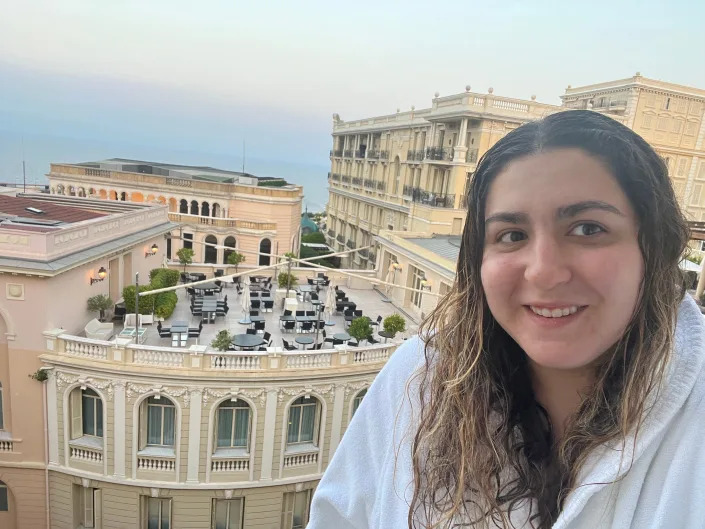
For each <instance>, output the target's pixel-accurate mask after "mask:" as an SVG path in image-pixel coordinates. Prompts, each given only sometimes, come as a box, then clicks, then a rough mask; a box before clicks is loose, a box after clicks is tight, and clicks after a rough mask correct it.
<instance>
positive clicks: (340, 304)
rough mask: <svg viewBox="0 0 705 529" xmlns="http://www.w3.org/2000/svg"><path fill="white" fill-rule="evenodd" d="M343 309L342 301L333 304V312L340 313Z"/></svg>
mask: <svg viewBox="0 0 705 529" xmlns="http://www.w3.org/2000/svg"><path fill="white" fill-rule="evenodd" d="M344 310H345V305H343V304H342V303H336V304H335V312H336V313H338V314H340V313H341V312H343V311H344Z"/></svg>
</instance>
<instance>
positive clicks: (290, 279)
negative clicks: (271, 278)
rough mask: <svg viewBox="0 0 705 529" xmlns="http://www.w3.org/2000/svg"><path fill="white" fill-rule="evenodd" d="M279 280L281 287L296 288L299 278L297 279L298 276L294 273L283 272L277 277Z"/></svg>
mask: <svg viewBox="0 0 705 529" xmlns="http://www.w3.org/2000/svg"><path fill="white" fill-rule="evenodd" d="M277 282H278V283H279V288H294V286H296V283H298V282H299V280H298V279H296V276H295V275H294V274H288V273H286V272H282V273H280V274H279V276H278V277H277Z"/></svg>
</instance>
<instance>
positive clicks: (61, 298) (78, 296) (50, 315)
mask: <svg viewBox="0 0 705 529" xmlns="http://www.w3.org/2000/svg"><path fill="white" fill-rule="evenodd" d="M71 202H72V200H71V199H69V198H66V197H59V196H55V195H54V196H52V195H47V194H44V195H32V194H27V195H22V194H19V195H17V196H11V195H10V194H2V195H0V527H2V528H3V529H16V528H20V529H22V528H25V527H26V528H32V529H34V528H45V527H47V525H48V524H47V522H48V520H49V512H48V510H47V503H46V498H47V496H48V494H49V489H48V484H49V480H50V479H54V478H52V477H51V476H50V475H49V473H47V470H46V469H47V464H46V463H47V460H46V450H47V448H51V447H48V445H47V437H46V435H45V431H46V429H47V428H49V429H51V428H53V427H54V426H55V424H51V423H46V422H45V419H46V417H47V415H46V414H45V405H44V402H45V385H44V384H43V383H42V382H40V381H37V380H33V379H32V378H29V375H32V374H34V376H35V377H40V378H41V375H42V373H41V372H40V371H39V369H40V367H41V366H42V362H41V360H40V355H42V354H43V353H46V352H47V349H46V348H47V337H46V335H45V334H44V333H45V331H46V330H47V329H62V330H61V332H62V333H63V332H66V333H72V334H79V333H82V332H83V331H84V327H85V326H86V324H87V322H89V321H90V320H91V318H93V317H94V316H95V314H92V313H90V312H88V310H87V308H86V300H87V299H88V298H89V297H91V296H93V295H95V294H110V295H111V296H113V299H114V300H117V299H118V297H119V294H118V293H119V292H120V289H121V288H122V286H123V285H126V284H129V283H132V282H133V279H132V278H133V277H134V274H135V273H137V272H139V273H143V274H144V275H145V276H146V274H147V272H148V271H149V269H150V268H152V267H153V266H154V263H155V262H157V263H159V262H160V260H161V259H162V257H163V254H164V249H165V246H166V245H165V243H166V239H165V236H166V234H168V233H169V232H170V231H171V230H173V229H174V227H175V225H174V224H173V223H171V222H170V221H169V219H168V217H167V211H166V207H164V206H159V205H146V204H143V205H138V204H130V203H120V204H115V205H114V206H113V207H112V208H110V211H107V210H106V208H105V207H104V203H102V202H101V201H98V200H89V199H83V204H82V205H81V207H76V206H73V205H71ZM153 248H156V251H154V249H153ZM147 254H148V255H149V257H146V255H147ZM150 265H151V266H150ZM108 325H109V324H108ZM54 527H56V526H54ZM72 527H76V526H75V525H74V526H72Z"/></svg>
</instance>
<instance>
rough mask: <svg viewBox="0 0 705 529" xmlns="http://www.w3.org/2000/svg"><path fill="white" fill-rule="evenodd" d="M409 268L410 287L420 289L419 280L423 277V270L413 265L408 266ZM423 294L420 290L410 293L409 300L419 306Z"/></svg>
mask: <svg viewBox="0 0 705 529" xmlns="http://www.w3.org/2000/svg"><path fill="white" fill-rule="evenodd" d="M409 268H410V269H411V288H413V289H414V290H417V291H420V290H421V281H423V280H424V279H425V275H424V273H423V271H421V270H419V269H418V268H416V267H415V266H410V267H409ZM422 297H423V294H422V293H421V292H412V293H411V302H412V303H413V304H414V305H415V306H416V307H418V308H421V299H422Z"/></svg>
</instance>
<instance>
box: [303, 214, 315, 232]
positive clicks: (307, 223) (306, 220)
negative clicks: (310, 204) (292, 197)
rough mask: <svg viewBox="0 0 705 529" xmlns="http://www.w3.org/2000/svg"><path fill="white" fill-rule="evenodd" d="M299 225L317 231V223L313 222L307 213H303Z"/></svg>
mask: <svg viewBox="0 0 705 529" xmlns="http://www.w3.org/2000/svg"><path fill="white" fill-rule="evenodd" d="M301 227H302V228H308V229H310V230H311V231H318V225H317V224H316V223H315V222H313V221H312V220H311V219H310V217H309V216H308V215H303V216H302V217H301Z"/></svg>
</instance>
